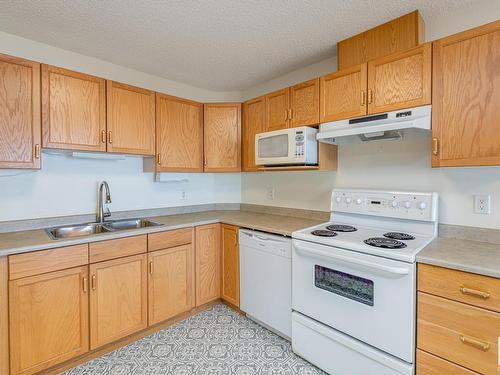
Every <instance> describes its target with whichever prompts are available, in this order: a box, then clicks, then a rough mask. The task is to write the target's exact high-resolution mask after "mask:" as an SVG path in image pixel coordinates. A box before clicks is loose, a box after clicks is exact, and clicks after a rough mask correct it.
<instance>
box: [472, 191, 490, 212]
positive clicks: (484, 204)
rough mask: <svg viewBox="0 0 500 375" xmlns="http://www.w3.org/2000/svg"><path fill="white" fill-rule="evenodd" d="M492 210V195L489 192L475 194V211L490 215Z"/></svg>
mask: <svg viewBox="0 0 500 375" xmlns="http://www.w3.org/2000/svg"><path fill="white" fill-rule="evenodd" d="M490 211H491V196H490V195H489V194H474V213H475V214H483V215H489V214H490Z"/></svg>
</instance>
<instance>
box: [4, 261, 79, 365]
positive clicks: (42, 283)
mask: <svg viewBox="0 0 500 375" xmlns="http://www.w3.org/2000/svg"><path fill="white" fill-rule="evenodd" d="M87 280H88V266H83V267H75V268H70V269H66V270H62V271H55V272H49V273H45V274H41V275H37V276H31V277H26V278H22V279H18V280H13V281H10V284H9V305H10V368H11V374H12V375H16V374H33V373H35V372H38V371H41V370H44V369H46V368H48V367H51V366H53V365H56V364H58V363H61V362H64V361H66V360H68V359H71V358H73V357H76V356H78V355H80V354H83V353H85V352H87V351H88V349H89V314H88V312H89V310H88V309H89V300H88V283H87Z"/></svg>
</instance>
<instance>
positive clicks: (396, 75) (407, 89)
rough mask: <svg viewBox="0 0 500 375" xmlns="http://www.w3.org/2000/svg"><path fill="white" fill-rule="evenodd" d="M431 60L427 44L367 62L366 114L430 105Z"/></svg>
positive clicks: (430, 49)
mask: <svg viewBox="0 0 500 375" xmlns="http://www.w3.org/2000/svg"><path fill="white" fill-rule="evenodd" d="M431 57H432V47H431V44H430V43H427V44H422V45H421V46H419V47H415V48H412V49H410V50H408V51H405V52H399V53H395V54H392V55H389V56H384V57H381V58H378V59H375V60H372V61H370V62H368V113H369V114H372V113H380V112H388V111H395V110H398V109H404V108H410V107H418V106H422V105H426V104H431V79H432V77H431V70H432V61H431Z"/></svg>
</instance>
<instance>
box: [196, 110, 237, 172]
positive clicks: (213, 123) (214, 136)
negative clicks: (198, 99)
mask: <svg viewBox="0 0 500 375" xmlns="http://www.w3.org/2000/svg"><path fill="white" fill-rule="evenodd" d="M204 149H205V151H204V152H205V163H204V164H205V168H204V170H205V172H239V171H241V104H240V103H210V104H205V105H204Z"/></svg>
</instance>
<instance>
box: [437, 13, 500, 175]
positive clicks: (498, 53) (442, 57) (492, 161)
mask: <svg viewBox="0 0 500 375" xmlns="http://www.w3.org/2000/svg"><path fill="white" fill-rule="evenodd" d="M433 47H434V67H433V69H434V70H433V75H434V76H433V98H434V99H433V103H432V104H433V106H432V136H433V146H432V148H433V150H432V153H433V156H432V166H433V167H459V166H464V167H466V166H480V165H500V142H499V141H498V139H499V137H500V105H499V103H500V21H495V22H493V23H490V24H487V25H484V26H481V27H478V28H475V29H472V30H468V31H465V32H462V33H459V34H455V35H452V36H449V37H446V38H443V39H439V40H437V41H436V42H434V45H433Z"/></svg>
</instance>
